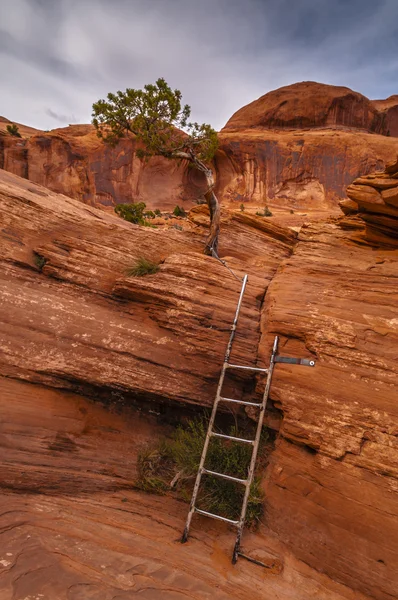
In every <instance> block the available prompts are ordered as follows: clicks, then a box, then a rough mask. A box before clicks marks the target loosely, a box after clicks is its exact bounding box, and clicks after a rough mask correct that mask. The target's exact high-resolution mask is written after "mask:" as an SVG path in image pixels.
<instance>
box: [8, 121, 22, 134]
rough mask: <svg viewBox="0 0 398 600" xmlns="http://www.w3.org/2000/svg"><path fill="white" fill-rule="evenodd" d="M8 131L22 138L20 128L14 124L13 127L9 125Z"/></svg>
mask: <svg viewBox="0 0 398 600" xmlns="http://www.w3.org/2000/svg"><path fill="white" fill-rule="evenodd" d="M7 131H8V133H9V134H10V135H14V136H15V137H19V138H20V137H22V136H21V134H20V133H19V129H18V126H17V125H15V123H13V124H12V125H7Z"/></svg>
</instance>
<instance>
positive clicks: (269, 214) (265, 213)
mask: <svg viewBox="0 0 398 600" xmlns="http://www.w3.org/2000/svg"><path fill="white" fill-rule="evenodd" d="M256 215H257V216H258V217H272V212H271V211H270V209H269V208H268V206H266V207H265V208H264V210H263V211H262V212H261V211H257V212H256Z"/></svg>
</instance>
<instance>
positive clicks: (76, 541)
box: [0, 378, 366, 600]
mask: <svg viewBox="0 0 398 600" xmlns="http://www.w3.org/2000/svg"><path fill="white" fill-rule="evenodd" d="M0 386H1V388H0V389H1V394H0V409H1V414H2V419H1V423H0V450H1V456H2V460H1V464H0V482H1V490H0V599H1V600H20V599H21V598H31V599H33V598H38V599H40V598H45V599H47V598H48V599H50V598H51V599H55V598H56V599H57V600H104V599H109V600H110V599H111V598H115V599H116V598H123V599H124V600H130V599H131V600H133V599H135V598H137V597H139V598H144V599H146V600H159V598H162V599H164V600H183V599H186V598H190V599H191V600H208V599H209V598H215V599H216V600H231V599H233V600H235V599H236V600H249V599H252V598H256V599H259V600H273V599H274V598H276V597H278V598H283V599H294V600H309V599H311V600H320V599H321V600H366V598H365V597H364V596H362V595H361V594H359V593H354V592H353V591H352V590H350V589H349V588H347V587H345V586H343V585H340V584H338V583H336V582H333V581H332V580H330V579H329V578H328V577H327V576H326V575H324V574H321V573H317V572H316V571H314V570H313V569H311V568H310V567H309V566H308V565H306V564H305V563H303V562H301V561H299V560H297V559H296V558H295V557H294V556H293V555H292V554H291V553H290V552H289V550H288V549H287V548H286V547H284V546H283V544H280V543H279V542H278V540H276V539H275V538H272V537H270V536H269V535H268V534H266V533H265V532H264V531H260V532H258V533H257V534H255V535H254V534H248V533H247V534H246V536H245V547H246V548H247V549H248V550H249V551H253V552H257V554H258V556H259V557H260V558H261V560H262V561H265V562H266V563H267V564H269V565H270V567H271V568H270V569H267V570H263V569H260V568H258V567H257V566H256V565H252V564H250V563H247V562H244V561H240V562H238V563H237V565H236V566H232V565H231V561H230V556H231V537H232V536H233V534H232V532H231V531H228V530H227V529H226V528H225V527H224V526H223V524H221V523H220V524H218V523H214V522H210V523H209V521H208V520H206V519H202V520H201V521H200V522H199V523H197V522H195V531H194V534H193V536H192V537H191V538H190V540H189V542H188V543H187V544H185V545H182V544H181V543H180V537H181V531H182V528H183V521H184V518H185V515H186V508H187V506H186V505H184V504H181V502H177V501H176V500H174V499H172V498H170V497H167V496H161V497H159V496H154V495H150V494H143V493H138V492H137V491H136V490H133V489H132V485H133V481H134V478H135V474H136V461H137V452H138V451H139V450H141V449H142V448H143V446H144V445H145V444H146V443H147V442H148V441H150V440H151V439H152V440H153V439H154V438H155V437H156V436H158V435H159V434H161V433H164V431H165V427H164V426H159V425H158V424H157V423H156V418H154V417H153V416H152V417H150V416H149V417H148V416H139V415H138V414H137V413H136V412H135V413H128V412H126V411H125V412H124V413H123V414H112V413H110V412H109V410H106V409H105V408H103V407H101V406H99V405H96V404H94V403H93V402H89V401H88V400H87V399H86V398H83V397H82V396H80V395H76V394H73V393H70V392H65V391H60V390H54V389H48V388H45V387H43V386H41V385H32V384H29V383H26V382H21V381H16V380H12V379H7V380H5V379H1V378H0ZM7 486H8V487H7ZM12 490H14V491H12ZM26 491H28V492H29V493H26ZM281 564H283V570H281V568H280V565H281Z"/></svg>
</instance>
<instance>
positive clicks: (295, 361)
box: [181, 275, 315, 566]
mask: <svg viewBox="0 0 398 600" xmlns="http://www.w3.org/2000/svg"><path fill="white" fill-rule="evenodd" d="M247 282H248V276H247V275H245V276H244V278H243V281H242V289H241V292H240V296H239V300H238V305H237V307H236V313H235V318H234V321H233V324H232V327H231V333H230V337H229V341H228V345H227V350H226V352H225V358H224V363H223V366H222V369H221V374H220V379H219V382H218V386H217V392H216V397H215V401H214V405H213V410H212V412H211V416H210V420H209V426H208V429H207V433H206V438H205V443H204V446H203V450H202V455H201V458H200V462H199V467H198V474H197V476H196V481H195V485H194V488H193V493H192V499H191V503H190V507H189V512H188V516H187V520H186V524H185V529H184V533H183V535H182V539H181V542H182V543H183V544H184V543H185V542H186V541H187V540H188V535H189V529H190V526H191V521H192V517H193V515H194V513H197V514H199V515H203V516H205V517H211V518H212V519H217V520H219V521H224V522H225V523H228V524H230V525H233V526H235V527H237V536H236V541H235V546H234V550H233V554H232V564H235V563H236V561H237V560H238V556H241V557H243V558H246V559H248V560H250V561H252V562H254V563H256V564H260V565H262V566H266V565H263V563H261V562H260V561H258V560H256V559H253V558H251V557H249V556H246V555H245V554H243V553H242V552H240V543H241V537H242V532H243V527H244V524H245V517H246V511H247V505H248V501H249V495H250V487H251V484H252V482H253V476H254V468H255V464H256V459H257V453H258V447H259V443H260V436H261V431H262V427H263V421H264V414H265V408H266V405H267V400H268V395H269V391H270V387H271V380H272V373H273V370H274V366H275V363H278V362H281V363H290V364H297V365H305V366H309V367H314V366H315V361H314V360H309V359H307V358H290V357H284V356H277V350H278V339H279V338H278V336H275V340H274V345H273V348H272V353H271V358H270V363H269V367H268V369H262V368H259V367H250V366H244V365H234V364H230V363H229V357H230V354H231V349H232V343H233V340H234V337H235V332H236V327H237V323H238V319H239V313H240V309H241V306H242V300H243V295H244V293H245V289H246V285H247ZM227 369H244V370H247V371H253V372H258V373H266V374H267V381H266V384H265V389H264V394H263V398H262V401H261V403H258V402H247V401H246V400H235V399H233V398H225V397H223V396H221V391H222V387H223V384H224V379H225V374H226V371H227ZM220 402H229V403H233V404H240V405H242V406H254V407H256V408H258V409H259V417H258V421H257V429H256V435H255V438H254V440H247V439H244V438H238V437H233V436H230V435H224V434H221V433H216V432H215V431H214V430H213V426H214V421H215V418H216V414H217V409H218V405H219V403H220ZM212 437H215V438H222V439H226V440H232V441H234V442H238V443H242V444H250V445H251V446H253V450H252V456H251V460H250V465H249V469H248V475H247V479H238V478H237V477H232V476H231V475H226V474H225V473H218V472H216V471H209V470H208V469H206V468H205V466H204V465H205V461H206V456H207V451H208V448H209V443H210V440H211V438H212ZM202 475H213V476H215V477H221V478H222V479H227V480H228V481H232V482H234V483H237V484H240V485H243V486H245V488H246V489H245V494H244V497H243V502H242V509H241V513H240V517H239V520H237V521H236V520H233V519H227V518H226V517H222V516H221V515H216V514H213V513H210V512H207V511H205V510H201V509H199V508H197V507H196V499H197V496H198V492H199V487H200V482H201V479H202Z"/></svg>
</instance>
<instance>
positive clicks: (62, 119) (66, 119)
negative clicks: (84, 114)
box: [45, 108, 76, 125]
mask: <svg viewBox="0 0 398 600" xmlns="http://www.w3.org/2000/svg"><path fill="white" fill-rule="evenodd" d="M45 113H46V115H48V116H49V117H51V118H52V119H55V120H56V121H58V122H59V123H64V124H67V125H69V124H70V123H76V117H75V115H60V114H59V113H57V112H55V111H54V110H51V108H46V110H45Z"/></svg>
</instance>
